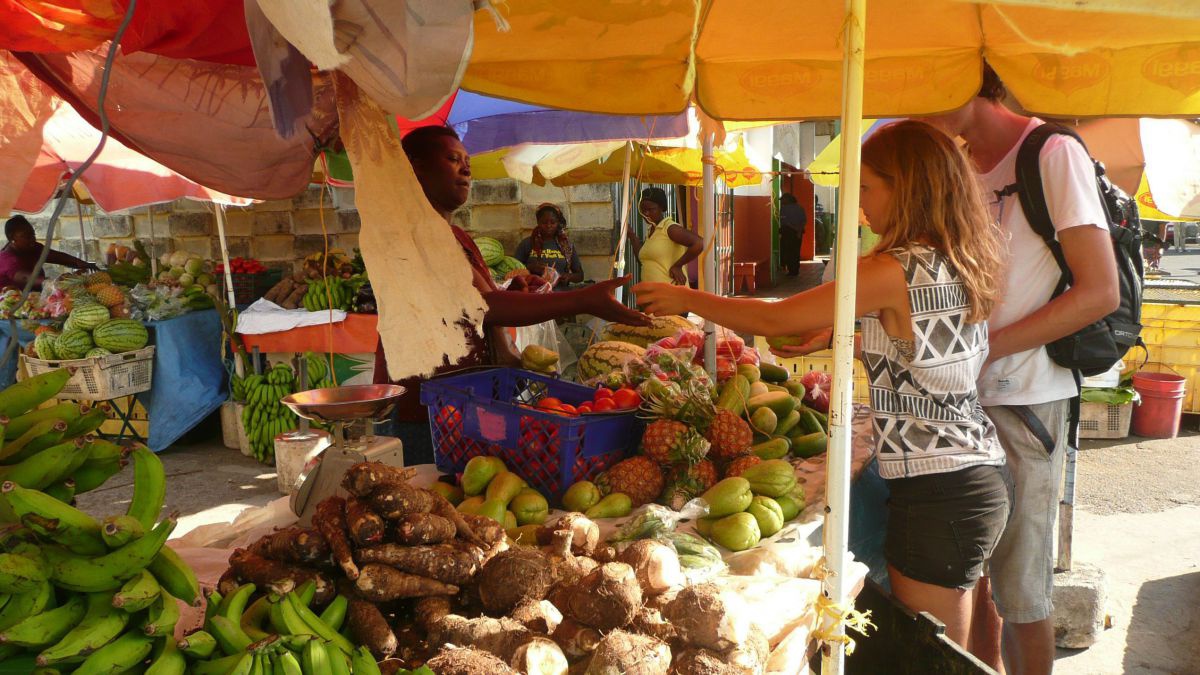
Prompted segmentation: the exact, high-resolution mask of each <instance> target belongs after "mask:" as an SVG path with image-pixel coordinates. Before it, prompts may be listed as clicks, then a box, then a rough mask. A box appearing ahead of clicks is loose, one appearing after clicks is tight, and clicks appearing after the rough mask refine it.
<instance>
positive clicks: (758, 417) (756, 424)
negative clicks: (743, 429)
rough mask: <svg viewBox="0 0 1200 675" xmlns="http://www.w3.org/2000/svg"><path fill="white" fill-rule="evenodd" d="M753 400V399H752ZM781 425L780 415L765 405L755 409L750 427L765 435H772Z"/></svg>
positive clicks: (751, 416)
mask: <svg viewBox="0 0 1200 675" xmlns="http://www.w3.org/2000/svg"><path fill="white" fill-rule="evenodd" d="M751 400H753V399H751ZM778 426H779V417H778V416H777V415H776V414H775V411H774V410H771V409H770V408H768V407H766V406H764V407H762V408H759V409H758V410H755V411H754V414H752V415H750V428H752V429H754V430H755V431H757V432H758V433H760V434H762V435H764V436H770V435H771V434H773V433H775V429H776V428H777V427H778Z"/></svg>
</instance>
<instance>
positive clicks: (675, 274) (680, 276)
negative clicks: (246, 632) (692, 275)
mask: <svg viewBox="0 0 1200 675" xmlns="http://www.w3.org/2000/svg"><path fill="white" fill-rule="evenodd" d="M670 272H671V281H673V282H675V283H676V284H679V285H680V286H686V285H687V282H688V279H687V275H686V274H684V272H683V268H682V267H680V266H679V265H672V266H671V270H670Z"/></svg>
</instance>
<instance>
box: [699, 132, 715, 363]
mask: <svg viewBox="0 0 1200 675" xmlns="http://www.w3.org/2000/svg"><path fill="white" fill-rule="evenodd" d="M701 133H703V134H704V137H703V139H702V142H703V147H704V150H703V155H702V158H701V161H702V162H703V171H704V174H703V176H704V182H703V189H702V191H701V194H700V217H701V223H703V227H704V232H703V236H704V237H705V238H711V239H709V245H707V246H705V247H704V257H703V258H702V259H701V269H703V270H704V290H705V291H706V292H708V293H716V292H717V247H716V236H717V232H716V229H717V228H716V222H717V199H716V193H717V185H716V176H715V175H714V172H713V162H714V161H715V160H714V159H713V133H712V132H710V131H709V130H707V129H705V130H704V131H703V132H701ZM704 367H705V369H706V370H708V376H709V377H711V378H712V380H713V382H716V381H717V331H716V326H715V325H714V324H713V322H712V321H709V320H708V319H705V320H704Z"/></svg>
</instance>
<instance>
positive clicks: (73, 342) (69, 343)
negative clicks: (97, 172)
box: [54, 328, 92, 359]
mask: <svg viewBox="0 0 1200 675" xmlns="http://www.w3.org/2000/svg"><path fill="white" fill-rule="evenodd" d="M91 348H92V337H91V336H90V335H88V332H87V331H86V330H81V329H79V328H73V329H71V330H68V331H64V332H63V334H62V335H59V336H58V339H57V340H55V341H54V351H55V352H56V353H58V358H60V359H82V358H83V355H84V354H87V353H88V350H89V349H91Z"/></svg>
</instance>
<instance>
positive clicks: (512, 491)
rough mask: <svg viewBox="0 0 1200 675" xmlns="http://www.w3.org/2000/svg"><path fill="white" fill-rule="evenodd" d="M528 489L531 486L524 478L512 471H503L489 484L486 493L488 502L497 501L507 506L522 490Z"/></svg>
mask: <svg viewBox="0 0 1200 675" xmlns="http://www.w3.org/2000/svg"><path fill="white" fill-rule="evenodd" d="M527 487H529V484H528V483H526V482H525V479H524V478H521V477H520V476H518V475H517V474H515V473H513V472H511V471H501V472H500V473H498V474H496V477H495V478H492V480H491V482H490V483H488V486H487V490H486V492H485V494H486V499H487V500H488V501H491V500H493V499H495V500H496V501H499V502H503V503H504V504H505V506H507V505H508V503H509V502H511V501H512V500H513V498H514V497H516V496H517V495H518V494H519V493H520V492H521V490H523V489H525V488H527Z"/></svg>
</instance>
